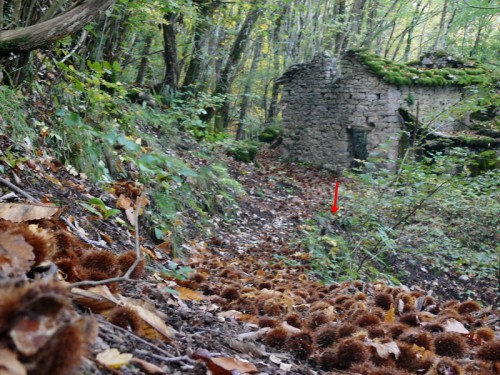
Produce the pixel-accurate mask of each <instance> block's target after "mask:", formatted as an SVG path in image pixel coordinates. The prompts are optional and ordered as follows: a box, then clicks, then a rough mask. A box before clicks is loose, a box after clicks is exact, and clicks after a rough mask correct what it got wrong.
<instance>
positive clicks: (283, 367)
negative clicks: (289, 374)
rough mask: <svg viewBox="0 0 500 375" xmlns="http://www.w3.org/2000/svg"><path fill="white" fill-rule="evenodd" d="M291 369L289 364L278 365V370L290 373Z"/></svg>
mask: <svg viewBox="0 0 500 375" xmlns="http://www.w3.org/2000/svg"><path fill="white" fill-rule="evenodd" d="M291 369H292V364H291V363H280V370H283V371H290V370H291Z"/></svg>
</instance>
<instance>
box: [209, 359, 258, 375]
mask: <svg viewBox="0 0 500 375" xmlns="http://www.w3.org/2000/svg"><path fill="white" fill-rule="evenodd" d="M207 365H208V368H209V369H210V371H212V373H213V375H233V374H234V373H235V372H238V373H240V374H256V373H258V372H259V370H258V369H257V367H255V365H254V364H253V363H250V362H247V361H242V360H239V359H235V358H230V357H215V358H210V360H209V362H208V364H207Z"/></svg>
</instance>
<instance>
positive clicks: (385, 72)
mask: <svg viewBox="0 0 500 375" xmlns="http://www.w3.org/2000/svg"><path fill="white" fill-rule="evenodd" d="M348 56H353V57H355V58H356V59H358V60H359V61H361V62H362V63H363V64H364V65H366V66H367V67H368V68H370V70H371V71H372V72H373V73H375V74H376V75H377V76H379V77H382V78H383V79H385V80H386V81H387V82H388V83H390V84H391V85H396V86H412V85H420V86H448V85H457V86H471V85H488V84H490V83H492V82H494V81H495V80H496V79H495V77H494V74H493V72H492V71H490V70H488V69H487V68H485V67H484V66H483V65H482V64H481V63H479V62H477V61H474V60H467V61H462V60H455V61H454V63H455V64H454V65H455V67H446V68H441V69H437V68H426V67H422V66H420V65H421V64H420V61H418V62H411V63H408V64H398V63H394V62H392V61H389V60H387V59H384V58H382V57H381V56H378V55H376V54H373V53H370V52H369V51H367V50H351V51H349V52H348Z"/></svg>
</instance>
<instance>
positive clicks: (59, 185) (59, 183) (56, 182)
mask: <svg viewBox="0 0 500 375" xmlns="http://www.w3.org/2000/svg"><path fill="white" fill-rule="evenodd" d="M44 177H45V178H46V179H47V180H49V181H50V182H52V183H53V184H54V185H56V186H58V187H60V188H62V187H63V184H62V183H61V181H59V180H58V179H57V178H55V177H54V176H52V175H50V174H48V175H45V176H44Z"/></svg>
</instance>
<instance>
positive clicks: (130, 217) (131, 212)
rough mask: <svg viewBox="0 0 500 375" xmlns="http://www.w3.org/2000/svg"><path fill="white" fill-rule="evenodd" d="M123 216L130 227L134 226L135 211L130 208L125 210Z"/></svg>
mask: <svg viewBox="0 0 500 375" xmlns="http://www.w3.org/2000/svg"><path fill="white" fill-rule="evenodd" d="M125 216H127V219H128V221H129V223H130V224H131V225H135V210H134V209H133V208H132V207H129V208H127V209H126V210H125Z"/></svg>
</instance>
